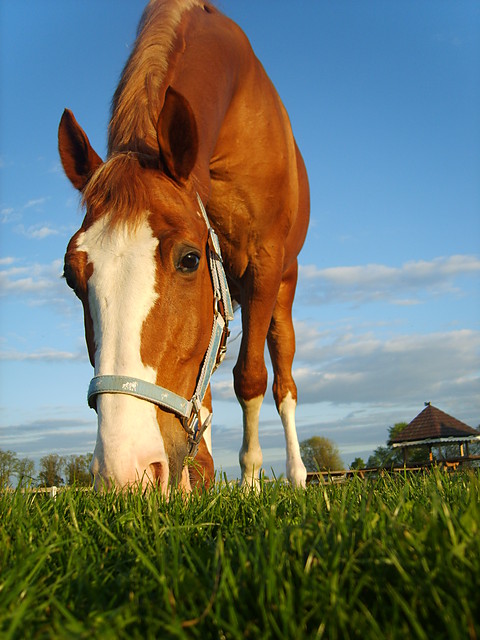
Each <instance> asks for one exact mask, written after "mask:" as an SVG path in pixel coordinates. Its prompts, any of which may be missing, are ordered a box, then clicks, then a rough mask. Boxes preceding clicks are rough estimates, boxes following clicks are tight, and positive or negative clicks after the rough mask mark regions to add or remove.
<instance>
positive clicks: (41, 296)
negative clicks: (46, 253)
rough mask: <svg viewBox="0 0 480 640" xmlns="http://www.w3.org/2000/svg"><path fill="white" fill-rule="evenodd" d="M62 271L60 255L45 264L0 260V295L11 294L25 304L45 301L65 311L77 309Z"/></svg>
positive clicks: (56, 309) (77, 310)
mask: <svg viewBox="0 0 480 640" xmlns="http://www.w3.org/2000/svg"><path fill="white" fill-rule="evenodd" d="M62 271H63V260H61V259H58V260H53V261H52V262H50V263H47V264H39V263H34V264H25V262H24V261H23V262H22V261H21V260H20V259H18V260H17V259H13V258H10V259H9V262H3V264H0V298H1V297H9V298H15V299H17V300H20V301H21V302H22V303H25V304H27V305H29V306H41V305H49V306H52V307H55V311H56V312H58V311H61V312H62V313H67V314H68V315H69V314H71V312H72V310H73V309H74V308H75V311H76V312H80V311H79V309H78V307H77V302H78V301H77V299H76V298H75V296H74V294H73V293H72V292H71V291H70V289H68V287H67V285H66V284H65V281H64V280H63V278H62V277H61V276H62Z"/></svg>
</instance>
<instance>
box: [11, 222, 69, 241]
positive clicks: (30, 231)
mask: <svg viewBox="0 0 480 640" xmlns="http://www.w3.org/2000/svg"><path fill="white" fill-rule="evenodd" d="M16 231H17V232H18V233H21V234H22V235H24V236H25V237H27V238H30V239H31V240H43V239H44V238H48V236H56V235H58V234H59V233H60V231H59V230H58V229H52V227H49V226H48V225H44V224H36V225H32V226H30V227H28V228H25V227H24V225H23V224H22V225H19V226H18V227H17V228H16Z"/></svg>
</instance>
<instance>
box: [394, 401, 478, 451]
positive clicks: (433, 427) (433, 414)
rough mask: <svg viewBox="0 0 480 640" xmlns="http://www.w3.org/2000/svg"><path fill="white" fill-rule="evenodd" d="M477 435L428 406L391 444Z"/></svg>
mask: <svg viewBox="0 0 480 640" xmlns="http://www.w3.org/2000/svg"><path fill="white" fill-rule="evenodd" d="M478 435H480V432H479V431H477V430H476V429H473V428H472V427H469V426H468V424H465V423H464V422H460V420H457V419H456V418H453V417H452V416H449V415H448V413H444V412H443V411H440V409H437V408H436V407H433V406H432V405H430V404H428V405H427V406H426V407H425V409H424V410H423V411H422V412H421V413H419V414H418V416H417V417H416V418H414V419H413V420H412V421H411V422H410V424H408V425H407V426H406V427H405V428H404V429H403V430H402V431H401V432H400V433H399V434H398V435H396V436H395V437H394V438H392V440H391V443H392V444H393V443H394V442H410V441H418V440H431V439H434V438H462V436H465V437H469V436H478Z"/></svg>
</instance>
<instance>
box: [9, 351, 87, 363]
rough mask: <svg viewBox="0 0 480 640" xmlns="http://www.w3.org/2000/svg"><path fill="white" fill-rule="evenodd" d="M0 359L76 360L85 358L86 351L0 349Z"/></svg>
mask: <svg viewBox="0 0 480 640" xmlns="http://www.w3.org/2000/svg"><path fill="white" fill-rule="evenodd" d="M0 360H9V361H16V362H68V361H71V362H78V361H84V360H87V353H86V350H85V353H84V352H83V351H82V352H78V353H74V352H72V351H59V350H57V349H47V348H46V349H39V350H38V351H33V352H31V353H26V352H23V351H17V350H9V351H0Z"/></svg>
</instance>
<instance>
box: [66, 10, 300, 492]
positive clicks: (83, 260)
mask: <svg viewBox="0 0 480 640" xmlns="http://www.w3.org/2000/svg"><path fill="white" fill-rule="evenodd" d="M59 151H60V157H61V160H62V164H63V167H64V170H65V173H66V175H67V176H68V178H69V179H70V181H71V182H72V184H73V185H74V186H75V187H76V188H77V189H78V190H80V191H81V192H82V196H83V203H84V205H85V208H86V215H85V218H84V220H83V223H82V226H81V228H80V229H79V231H77V233H76V234H75V235H74V236H73V237H72V239H71V240H70V243H69V245H68V248H67V252H66V255H65V277H66V279H67V283H68V284H69V285H70V286H71V287H72V288H73V289H74V291H75V293H76V294H77V296H78V297H79V298H80V300H81V301H82V303H83V308H84V316H85V333H86V341H87V346H88V351H89V355H90V360H91V362H92V365H93V366H94V368H95V378H94V379H93V381H92V384H91V387H90V404H91V406H93V407H94V408H95V409H96V411H97V413H98V434H97V443H96V447H95V453H94V458H93V463H92V472H93V474H94V476H95V479H96V486H97V487H99V486H101V485H102V483H104V484H106V485H107V486H110V485H111V484H113V485H115V486H119V487H123V486H125V485H129V484H133V483H136V482H142V483H143V484H144V485H145V486H147V485H148V484H150V483H152V482H153V483H155V484H158V485H159V486H161V490H162V491H163V492H164V493H165V494H166V493H168V490H169V485H170V483H172V482H176V483H179V484H180V485H181V486H183V487H184V488H185V489H186V490H189V489H190V487H191V481H193V483H194V484H196V483H198V482H200V481H205V482H207V484H208V482H209V481H210V480H211V478H212V477H213V460H212V457H211V434H210V425H209V420H210V414H211V396H210V388H209V385H208V381H209V376H210V374H211V370H212V368H213V366H210V365H206V362H207V360H210V362H213V360H214V361H215V362H214V365H216V363H217V360H219V359H220V358H219V357H216V353H217V351H216V350H214V351H215V352H214V355H213V356H212V355H211V353H210V352H211V351H212V341H213V340H214V338H213V335H214V333H215V326H216V325H215V323H216V322H217V321H218V323H219V324H220V325H221V326H222V327H223V324H222V323H224V324H226V323H227V322H228V319H229V313H228V310H226V308H225V307H226V306H227V305H228V301H227V300H226V299H222V296H221V295H219V294H218V288H217V289H216V288H215V283H214V285H212V281H214V280H215V279H217V280H218V277H217V276H214V275H213V272H212V268H211V266H210V265H211V263H212V256H213V260H214V261H215V260H216V261H217V263H220V255H219V254H220V250H219V249H218V248H217V249H215V233H214V232H213V231H211V230H210V229H209V225H210V224H211V227H213V229H214V230H215V231H216V234H217V235H218V239H219V242H220V246H221V253H222V254H223V265H224V269H225V272H226V274H227V278H228V285H229V288H230V292H231V296H232V298H233V299H234V300H235V301H236V302H237V303H238V304H240V306H241V309H242V340H241V346H240V351H239V356H238V361H237V363H236V365H235V367H234V370H233V374H234V388H235V393H236V395H237V398H238V400H239V402H240V405H241V407H242V410H243V444H242V448H241V451H240V465H241V469H242V479H243V482H244V483H246V484H251V485H254V484H255V483H256V481H257V479H258V476H259V471H260V468H261V465H262V453H261V449H260V445H259V439H258V419H259V411H260V406H261V404H262V400H263V397H264V395H265V391H266V388H267V370H266V367H265V361H264V347H265V341H266V340H267V342H268V348H269V351H270V356H271V360H272V365H273V371H274V381H273V394H274V398H275V402H276V406H277V409H278V412H279V414H280V417H281V420H282V423H283V427H284V430H285V439H286V448H287V476H288V478H289V479H290V480H291V481H292V483H293V484H294V485H299V486H303V485H304V483H305V478H306V473H305V467H304V465H303V463H302V460H301V457H300V452H299V446H298V439H297V434H296V428H295V416H294V414H295V406H296V401H297V390H296V386H295V382H294V380H293V378H292V373H291V368H292V361H293V356H294V352H295V336H294V330H293V324H292V315H291V309H292V302H293V297H294V293H295V287H296V281H297V255H298V252H299V251H300V248H301V247H302V244H303V242H304V239H305V235H306V231H307V226H308V217H309V189H308V181H307V174H306V171H305V166H304V163H303V160H302V157H301V155H300V152H299V150H298V148H297V145H296V143H295V140H294V137H293V134H292V131H291V127H290V122H289V119H288V116H287V113H286V111H285V108H284V106H283V104H282V102H281V101H280V98H279V97H278V95H277V93H276V91H275V89H274V87H273V85H272V83H271V82H270V80H269V78H268V77H267V75H266V73H265V71H264V69H263V67H262V65H261V64H260V62H259V61H258V60H257V58H256V57H255V55H254V53H253V51H252V49H251V46H250V44H249V42H248V40H247V38H246V37H245V35H244V33H243V32H242V31H241V29H240V28H239V27H238V26H237V25H236V24H234V23H233V22H232V21H231V20H229V19H228V18H227V17H226V16H224V15H223V14H222V13H220V12H219V11H218V10H217V9H216V8H214V7H213V6H212V5H210V4H209V3H206V2H203V1H200V0H163V1H162V0H152V1H151V2H150V3H149V5H148V7H147V8H146V10H145V12H144V15H143V17H142V21H141V23H140V26H139V31H138V35H137V40H136V43H135V47H134V50H133V52H132V54H131V56H130V58H129V60H128V62H127V64H126V66H125V69H124V71H123V74H122V77H121V80H120V83H119V86H118V88H117V90H116V92H115V95H114V98H113V104H112V117H111V121H110V126H109V138H108V158H107V160H106V161H105V162H102V160H101V158H100V157H99V156H98V155H97V154H96V152H95V151H94V150H93V148H92V147H91V145H90V143H89V141H88V138H87V136H86V135H85V133H84V131H83V130H82V129H81V128H80V126H79V125H78V124H77V122H76V120H75V118H74V117H73V114H72V113H71V112H70V111H68V110H66V111H65V112H64V114H63V117H62V120H61V122H60V127H59ZM197 194H198V195H199V199H198V200H197ZM201 202H203V203H205V207H206V212H207V213H206V214H205V215H204V214H203V213H202V210H201V209H202V205H201ZM206 216H208V219H207V218H206ZM221 271H222V270H221V267H220V271H219V274H220V276H219V277H220V280H221V278H222V272H221ZM225 297H226V294H225V295H224V298H225ZM212 326H213V327H214V330H213V331H212ZM220 333H222V331H220ZM224 333H225V330H223V334H224ZM223 337H224V336H223ZM215 349H217V347H215ZM209 354H210V355H209ZM205 368H207V369H209V371H208V375H207V376H206V377H207V378H208V379H203V378H205V376H204V370H205ZM202 384H203V385H204V387H205V388H204V389H203V390H202V393H201V394H199V393H197V391H198V388H199V386H201V385H202ZM92 385H93V387H92ZM140 387H142V389H143V387H145V388H147V391H145V392H144V391H139V389H140ZM150 394H151V395H150ZM162 394H163V395H162ZM152 396H155V397H152ZM160 396H161V397H162V398H167V397H168V399H167V400H166V401H165V403H163V404H162V400H161V399H159V398H160ZM177 399H180V400H178V402H179V403H180V404H182V402H183V405H182V407H185V406H187V405H188V407H189V411H192V410H193V409H192V406H194V407H195V411H194V414H195V415H194V418H195V420H192V419H191V417H189V416H190V414H189V415H188V416H187V415H186V413H182V411H183V409H178V408H176V405H175V402H177ZM190 399H191V400H190ZM174 405H175V406H174ZM200 405H201V406H200ZM193 422H194V423H195V426H194V427H192V426H191V425H192V423H193ZM202 434H203V438H202V437H201V436H202ZM197 448H198V455H197V458H196V461H197V462H198V463H199V464H198V465H197V466H195V465H194V466H193V472H192V467H191V466H190V467H189V466H188V464H187V465H186V460H187V461H188V459H189V457H190V458H191V457H192V456H193V455H194V454H195V450H196V449H197ZM189 469H190V474H189V473H188V470H189ZM195 469H196V471H195Z"/></svg>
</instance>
